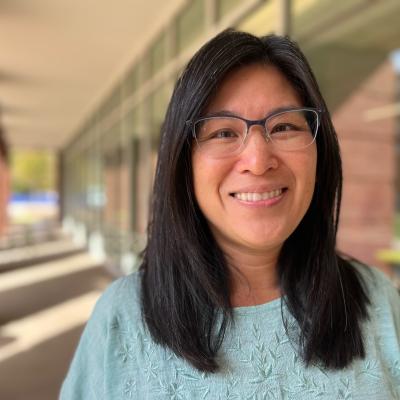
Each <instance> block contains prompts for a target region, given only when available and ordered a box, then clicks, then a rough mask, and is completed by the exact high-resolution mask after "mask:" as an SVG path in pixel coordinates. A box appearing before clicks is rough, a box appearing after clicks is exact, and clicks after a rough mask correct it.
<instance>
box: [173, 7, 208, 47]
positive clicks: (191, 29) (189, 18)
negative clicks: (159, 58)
mask: <svg viewBox="0 0 400 400" xmlns="http://www.w3.org/2000/svg"><path fill="white" fill-rule="evenodd" d="M176 24H177V41H178V51H179V52H180V51H182V50H184V49H185V48H186V47H187V46H188V45H190V44H191V43H193V41H194V40H195V39H196V38H197V37H198V36H199V34H201V32H203V29H204V25H205V9H204V0H192V1H190V2H189V4H188V5H187V6H186V7H185V8H184V9H183V10H182V13H181V14H180V15H179V16H178V18H177V21H176Z"/></svg>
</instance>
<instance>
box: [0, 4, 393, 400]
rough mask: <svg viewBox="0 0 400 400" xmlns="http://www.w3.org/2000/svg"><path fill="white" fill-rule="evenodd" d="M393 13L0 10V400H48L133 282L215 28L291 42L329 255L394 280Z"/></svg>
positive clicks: (346, 9)
mask: <svg viewBox="0 0 400 400" xmlns="http://www.w3.org/2000/svg"><path fill="white" fill-rule="evenodd" d="M399 18H400V2H399V1H398V0H292V1H289V0H186V1H185V0H147V1H146V2H142V1H137V0H116V1H114V2H112V4H111V2H106V1H98V0H79V1H78V0H58V1H53V0H41V1H35V0H0V398H1V399H7V400H8V399H15V400H17V399H18V400H19V399H26V398H29V399H31V400H32V399H41V400H45V399H55V398H57V393H58V390H59V387H60V384H61V381H62V379H63V376H64V374H65V373H66V370H67V368H68V364H69V362H70V359H71V356H72V354H73V351H74V348H75V346H76V344H77V340H78V338H79V335H80V333H81V330H82V327H83V325H84V323H85V321H86V319H87V318H88V315H89V314H90V311H91V309H92V307H93V304H94V302H95V301H96V299H97V298H98V296H99V294H100V293H101V291H102V290H103V289H104V288H105V286H106V285H107V284H108V283H109V282H110V281H111V280H112V279H114V278H115V277H116V276H119V275H122V274H127V273H129V272H130V271H133V270H135V269H136V268H137V265H138V262H139V253H140V251H141V250H142V249H143V246H144V244H145V230H146V224H147V217H148V209H149V197H150V190H151V187H152V180H153V174H154V168H155V162H156V152H157V146H158V142H159V130H160V126H161V123H162V121H163V117H164V113H165V110H166V106H167V103H168V99H169V97H170V95H171V92H172V88H173V85H174V82H175V80H176V78H177V76H178V75H179V73H180V71H181V70H182V68H183V67H184V65H185V63H186V62H187V61H188V59H189V58H190V56H191V55H192V54H193V53H194V52H195V51H196V50H197V49H198V48H199V47H200V46H201V45H202V44H203V43H204V42H205V41H207V40H208V39H209V38H211V37H212V36H213V35H215V34H216V33H217V32H219V31H220V30H222V29H224V28H226V27H230V26H232V27H236V28H238V29H242V30H246V31H249V32H252V33H255V34H257V35H262V34H267V33H271V32H274V33H279V34H289V35H290V36H291V37H292V38H293V39H295V40H296V41H298V43H299V44H300V46H301V48H302V49H303V51H304V52H305V54H306V55H307V57H308V58H309V61H310V63H311V66H312V68H313V69H314V72H315V74H316V76H317V79H318V81H319V83H320V86H321V89H322V93H323V95H324V97H325V98H326V100H327V102H328V106H329V108H330V111H331V113H332V115H333V119H334V123H335V126H336V129H337V132H338V136H339V140H340V144H341V149H342V156H343V164H344V192H343V202H342V213H341V222H340V231H339V235H338V247H339V249H340V250H342V251H344V252H346V253H348V254H351V255H352V256H354V257H357V258H359V259H360V260H362V261H365V262H367V263H369V264H372V265H375V266H377V267H378V268H381V269H382V270H384V272H385V273H387V274H388V276H390V278H391V279H393V281H394V282H395V283H397V284H398V282H399V276H400V275H399V271H400V24H399V22H398V21H399Z"/></svg>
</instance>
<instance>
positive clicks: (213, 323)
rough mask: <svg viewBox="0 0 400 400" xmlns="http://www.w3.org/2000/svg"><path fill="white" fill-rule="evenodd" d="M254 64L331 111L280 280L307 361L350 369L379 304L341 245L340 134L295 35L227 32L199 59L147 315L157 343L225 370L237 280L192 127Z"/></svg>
mask: <svg viewBox="0 0 400 400" xmlns="http://www.w3.org/2000/svg"><path fill="white" fill-rule="evenodd" d="M252 63H262V64H266V65H272V66H274V67H276V68H278V69H279V70H280V72H281V73H283V74H284V76H285V77H286V79H287V80H288V81H289V82H290V83H291V85H292V86H293V88H294V89H295V90H296V92H297V93H298V95H299V96H300V99H301V100H302V102H303V105H304V106H307V107H315V108H318V109H321V110H323V112H322V114H321V124H320V128H319V133H318V135H317V152H318V160H317V173H316V185H315V190H314V195H313V198H312V201H311V205H310V207H309V209H308V211H307V213H306V215H305V216H304V218H303V220H302V221H301V222H300V224H299V226H298V227H297V228H296V230H295V231H294V232H293V233H292V235H291V236H290V237H289V238H288V239H287V240H286V241H285V243H284V245H283V247H282V250H281V252H280V255H279V259H278V276H279V283H280V287H281V290H282V293H283V294H284V295H285V296H284V301H285V302H286V306H287V308H288V310H289V312H290V313H291V314H292V316H293V317H294V318H295V319H296V321H297V323H298V325H299V328H300V329H299V337H298V339H299V342H298V344H299V351H300V353H301V355H302V357H303V360H304V361H305V363H306V364H307V365H308V364H310V363H319V364H322V365H323V366H325V367H327V368H334V369H340V368H344V367H346V366H347V365H349V363H350V362H351V361H352V360H354V359H355V358H358V357H364V355H365V349H364V343H363V337H362V329H361V324H362V321H363V320H364V319H366V318H367V317H368V313H367V305H368V303H369V299H368V294H367V292H366V288H365V287H364V285H363V282H362V277H361V275H360V274H359V273H358V272H357V270H356V269H355V268H354V266H353V265H352V264H351V263H350V262H349V261H348V260H346V259H345V258H343V257H341V256H340V255H339V254H338V253H337V251H336V249H335V247H336V232H337V228H338V222H339V212H340V200H341V190H342V167H341V158H340V151H339V145H338V141H337V136H336V133H335V130H334V127H333V125H332V121H331V118H330V115H329V112H328V110H327V107H326V105H325V102H324V100H323V98H322V95H321V93H320V91H319V88H318V84H317V82H316V79H315V77H314V75H313V73H312V71H311V68H310V66H309V64H308V62H307V60H306V59H305V57H304V55H303V53H302V52H301V51H300V49H299V47H298V46H297V44H296V43H294V42H293V41H291V40H290V39H289V38H287V37H281V36H277V35H268V36H264V37H260V38H258V37H255V36H253V35H251V34H248V33H244V32H238V31H235V30H232V29H228V30H225V31H223V32H222V33H220V34H218V35H217V36H216V37H214V38H213V39H211V40H210V41H209V42H208V43H206V44H205V45H204V46H203V47H202V48H201V49H200V50H199V51H198V52H197V53H196V54H195V55H194V57H193V58H192V59H191V60H190V62H189V63H188V65H187V67H186V68H185V70H184V71H183V73H182V75H181V77H180V78H179V80H178V81H177V83H176V86H175V89H174V92H173V95H172V98H171V101H170V103H169V106H168V109H167V113H166V117H165V121H164V124H163V127H162V132H161V142H160V149H159V155H158V163H157V169H156V175H155V181H154V191H153V198H152V210H151V215H150V222H149V227H148V241H147V246H146V248H145V250H144V253H143V262H142V265H141V270H142V275H141V277H142V281H141V305H142V315H143V319H144V321H145V323H146V325H147V327H148V329H149V332H150V334H151V336H152V338H153V340H154V341H155V342H157V343H159V344H161V345H163V346H166V347H168V348H170V349H171V350H172V351H173V352H174V353H175V354H177V355H178V356H179V357H182V358H184V359H186V360H187V361H188V362H190V363H191V364H192V365H193V366H194V367H195V368H197V369H199V370H201V371H209V372H215V371H217V370H218V367H219V366H218V364H217V361H216V355H217V352H218V350H219V348H220V346H221V343H222V341H223V338H224V334H225V332H226V329H227V326H228V323H229V322H231V321H233V312H232V307H231V301H230V290H229V288H230V279H231V276H230V273H229V269H228V267H227V262H226V259H225V257H224V254H223V253H222V251H221V249H220V247H219V246H218V244H217V242H216V241H215V239H214V237H213V235H212V233H211V231H210V228H209V226H208V223H207V221H206V219H205V217H204V216H203V214H202V212H201V211H200V209H199V207H198V204H197V202H196V199H195V196H194V189H193V181H192V164H191V154H192V145H193V141H192V140H191V131H190V127H189V126H188V124H187V123H186V121H188V120H194V119H196V118H198V117H200V116H201V115H202V112H203V111H204V110H205V108H206V106H207V104H208V103H209V102H210V100H211V99H212V97H213V95H214V94H215V92H216V91H217V89H218V85H219V84H220V83H221V81H222V80H223V79H224V78H225V77H226V75H227V74H228V73H229V72H231V71H232V70H234V69H237V68H240V67H242V66H244V65H249V64H252ZM221 315H222V318H221ZM265 334H266V335H268V332H265Z"/></svg>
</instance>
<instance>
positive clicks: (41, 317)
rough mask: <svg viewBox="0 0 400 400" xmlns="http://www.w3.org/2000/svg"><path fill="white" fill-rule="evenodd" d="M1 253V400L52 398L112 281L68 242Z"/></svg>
mask: <svg viewBox="0 0 400 400" xmlns="http://www.w3.org/2000/svg"><path fill="white" fill-rule="evenodd" d="M0 255H1V257H0V398H1V399H7V400H8V399H10V400H11V399H12V400H26V399H30V400H54V399H56V398H57V394H58V391H59V388H60V385H61V382H62V379H63V377H64V375H65V373H66V371H67V368H68V365H69V363H70V360H71V357H72V354H73V352H74V350H75V347H76V345H77V342H78V339H79V336H80V334H81V331H82V328H83V326H84V324H85V322H86V320H87V318H88V316H89V315H90V312H91V310H92V308H93V306H94V304H95V302H96V300H97V298H98V297H99V295H100V293H101V292H102V291H103V290H104V288H105V287H106V285H107V284H108V283H109V282H110V281H111V280H112V277H111V275H110V274H109V273H108V272H107V271H106V270H105V269H104V267H103V265H102V263H101V262H98V261H96V260H94V259H93V258H92V257H91V256H90V255H89V254H88V253H87V252H86V251H85V250H84V249H83V248H82V247H80V246H76V245H74V244H73V242H72V241H71V240H70V239H68V238H62V239H59V240H54V241H49V242H45V243H40V244H37V245H33V246H32V245H31V246H25V247H20V248H14V249H10V250H3V251H2V252H1V253H0ZM17 260H18V262H17Z"/></svg>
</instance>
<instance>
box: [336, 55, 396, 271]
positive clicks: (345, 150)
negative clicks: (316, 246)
mask: <svg viewBox="0 0 400 400" xmlns="http://www.w3.org/2000/svg"><path fill="white" fill-rule="evenodd" d="M394 90H395V76H394V73H393V70H392V67H391V65H390V62H389V60H388V61H387V62H385V63H383V64H382V65H381V66H380V67H379V68H377V69H376V70H375V71H374V73H373V74H372V75H371V76H370V77H369V78H368V79H367V80H366V81H365V82H364V83H363V84H362V86H360V87H359V88H358V90H357V91H355V92H354V93H353V94H352V95H351V96H350V97H349V98H348V99H347V101H346V102H344V104H342V105H341V107H340V108H339V109H338V110H337V111H336V112H335V114H334V116H333V120H334V124H335V127H336V130H337V133H338V136H339V140H340V144H341V150H342V158H343V170H344V188H343V201H342V212H341V223H340V227H339V234H338V247H339V249H341V250H343V251H344V252H346V253H349V254H351V255H353V256H355V257H357V258H359V259H360V260H362V261H364V262H367V263H369V264H372V265H377V266H379V267H380V268H382V269H383V270H386V271H387V272H389V273H390V268H389V267H388V266H386V265H384V264H383V263H381V262H379V261H378V260H377V259H376V252H377V250H379V249H382V248H388V247H390V245H391V241H392V239H393V222H394V215H395V148H394V135H395V125H394V123H395V122H394V118H389V117H386V118H379V119H375V120H372V119H371V117H370V115H371V114H368V112H369V111H370V110H374V109H375V110H376V109H378V108H379V107H383V106H387V105H388V104H390V103H393V101H394Z"/></svg>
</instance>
